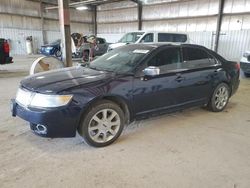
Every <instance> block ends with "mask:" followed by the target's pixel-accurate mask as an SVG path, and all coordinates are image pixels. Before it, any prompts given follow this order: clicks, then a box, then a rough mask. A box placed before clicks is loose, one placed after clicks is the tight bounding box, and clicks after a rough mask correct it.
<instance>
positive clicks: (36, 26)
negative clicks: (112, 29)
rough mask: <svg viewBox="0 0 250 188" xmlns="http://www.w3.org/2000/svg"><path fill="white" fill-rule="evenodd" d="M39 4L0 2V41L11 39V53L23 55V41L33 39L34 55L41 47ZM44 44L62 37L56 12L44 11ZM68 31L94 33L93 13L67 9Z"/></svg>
mask: <svg viewBox="0 0 250 188" xmlns="http://www.w3.org/2000/svg"><path fill="white" fill-rule="evenodd" d="M40 14H41V13H40V4H39V3H37V2H32V1H24V0H1V2H0V38H6V39H10V40H11V45H12V51H11V52H12V54H26V47H25V38H26V37H27V36H32V37H33V39H34V40H33V43H34V44H33V46H34V52H36V51H37V50H38V48H39V47H40V46H41V45H42V37H43V35H42V31H41V29H42V22H41V19H40ZM44 17H45V19H44V30H45V41H46V42H47V43H49V42H52V41H54V40H57V39H59V38H60V37H61V35H60V31H59V29H60V28H59V21H58V11H57V10H49V11H47V12H44ZM70 19H71V32H72V33H73V32H80V33H84V34H92V33H93V24H92V22H93V14H92V12H91V11H77V10H75V9H71V10H70Z"/></svg>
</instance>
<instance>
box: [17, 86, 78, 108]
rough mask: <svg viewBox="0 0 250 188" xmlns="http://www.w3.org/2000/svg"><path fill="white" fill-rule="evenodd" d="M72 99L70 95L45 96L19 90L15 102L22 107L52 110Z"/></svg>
mask: <svg viewBox="0 0 250 188" xmlns="http://www.w3.org/2000/svg"><path fill="white" fill-rule="evenodd" d="M72 97H73V96H72V95H46V94H40V93H33V92H30V91H25V90H23V89H19V90H18V92H17V96H16V101H17V102H18V103H20V104H21V105H23V106H32V107H38V108H53V107H60V106H65V105H67V104H68V103H69V102H70V101H71V99H72Z"/></svg>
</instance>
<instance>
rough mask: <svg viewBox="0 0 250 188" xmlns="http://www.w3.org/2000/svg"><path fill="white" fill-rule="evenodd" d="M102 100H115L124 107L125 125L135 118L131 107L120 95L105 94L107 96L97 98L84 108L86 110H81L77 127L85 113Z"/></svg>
mask: <svg viewBox="0 0 250 188" xmlns="http://www.w3.org/2000/svg"><path fill="white" fill-rule="evenodd" d="M102 100H107V101H110V102H113V103H115V104H117V105H118V106H119V107H120V108H121V109H122V111H123V112H124V115H125V125H127V124H129V123H130V122H131V119H132V118H133V117H132V115H131V114H132V110H131V107H130V106H129V105H128V104H127V102H126V100H125V99H123V98H122V97H120V96H115V95H105V96H101V97H98V98H95V99H93V100H91V101H89V102H88V103H87V105H86V108H84V110H83V111H82V112H81V116H80V119H79V122H78V125H77V126H76V128H78V127H79V125H80V122H81V119H82V118H83V117H84V114H85V113H86V112H87V111H88V110H89V109H90V108H91V107H93V106H94V105H95V104H96V103H98V102H100V101H102Z"/></svg>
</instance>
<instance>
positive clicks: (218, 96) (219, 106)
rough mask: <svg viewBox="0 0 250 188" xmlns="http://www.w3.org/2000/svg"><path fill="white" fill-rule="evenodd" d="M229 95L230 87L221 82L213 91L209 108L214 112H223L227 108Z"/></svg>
mask: <svg viewBox="0 0 250 188" xmlns="http://www.w3.org/2000/svg"><path fill="white" fill-rule="evenodd" d="M229 97H230V89H229V87H228V85H227V84H225V83H221V84H219V85H218V86H217V87H216V88H215V90H214V92H213V96H212V98H211V100H210V103H209V105H208V107H209V109H210V110H211V111H213V112H221V111H222V110H224V109H225V108H226V106H227V104H228V100H229Z"/></svg>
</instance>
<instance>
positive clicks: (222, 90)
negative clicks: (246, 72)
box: [12, 44, 240, 147]
mask: <svg viewBox="0 0 250 188" xmlns="http://www.w3.org/2000/svg"><path fill="white" fill-rule="evenodd" d="M239 70H240V67H239V65H238V64H237V63H235V62H231V61H227V60H225V59H224V58H222V57H221V56H219V55H218V54H216V53H215V52H213V51H211V50H209V49H206V48H205V47H202V46H197V45H189V44H183V45H170V44H169V45H162V44H161V45H158V44H153V45H144V44H133V45H127V46H123V47H121V48H117V49H114V50H112V51H110V52H109V53H107V54H105V55H103V56H101V57H100V58H98V59H96V60H95V61H93V62H92V63H90V64H89V65H88V66H86V67H83V66H78V67H71V68H64V69H61V70H58V71H51V72H47V73H42V74H41V73H39V74H36V75H33V76H30V77H28V78H26V79H24V80H22V81H21V84H20V88H19V89H18V92H17V96H16V99H13V100H12V103H13V105H12V114H13V116H19V117H21V118H22V119H24V120H26V121H28V122H30V127H31V129H32V130H33V131H34V132H35V133H36V134H39V135H42V136H46V137H73V136H75V135H76V132H77V131H78V132H79V134H80V135H81V136H82V137H83V138H84V140H85V141H86V143H88V144H89V145H92V146H95V147H102V146H107V145H109V144H111V143H112V142H114V141H115V140H116V139H117V138H118V137H119V136H120V134H121V132H122V130H123V127H124V125H126V124H129V123H130V122H132V121H134V120H135V119H140V118H145V117H149V116H153V115H158V114H162V113H168V112H172V111H176V110H181V109H185V108H189V107H193V106H206V107H207V108H208V109H210V110H211V111H214V112H220V111H222V110H223V109H224V108H225V107H226V106H227V103H228V100H229V98H230V97H231V96H232V95H233V94H234V93H235V92H236V91H237V89H238V86H239V82H240V81H239Z"/></svg>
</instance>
